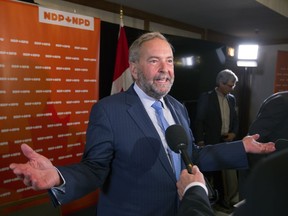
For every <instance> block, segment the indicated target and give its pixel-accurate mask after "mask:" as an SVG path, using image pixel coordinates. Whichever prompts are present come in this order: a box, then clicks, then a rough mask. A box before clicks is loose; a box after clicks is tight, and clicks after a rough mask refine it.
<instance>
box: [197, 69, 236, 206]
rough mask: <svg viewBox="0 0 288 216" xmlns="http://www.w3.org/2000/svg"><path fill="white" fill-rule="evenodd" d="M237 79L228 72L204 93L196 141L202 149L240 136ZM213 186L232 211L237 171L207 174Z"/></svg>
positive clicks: (223, 204) (200, 101) (201, 98)
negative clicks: (235, 90) (235, 93)
mask: <svg viewBox="0 0 288 216" xmlns="http://www.w3.org/2000/svg"><path fill="white" fill-rule="evenodd" d="M237 81H238V77H237V76H236V75H235V73H233V72H232V71H231V70H228V69H225V70H222V71H220V72H219V73H218V75H217V77H216V87H215V89H213V90H212V91H209V92H204V93H203V94H201V95H200V97H199V100H198V102H197V114H196V118H195V127H194V128H195V131H194V132H195V139H196V143H197V145H199V146H205V145H207V144H216V143H219V142H231V141H233V140H234V139H235V138H236V136H237V133H238V128H239V121H238V115H237V112H236V99H235V97H234V96H233V95H232V94H231V92H232V91H233V90H234V88H235V86H236V83H237ZM204 175H205V176H206V177H207V178H208V180H209V181H210V183H211V184H212V186H213V187H214V188H215V189H216V190H218V193H219V201H218V204H219V205H221V207H225V208H227V209H230V207H231V206H232V205H233V203H232V199H233V198H234V197H235V196H236V195H237V192H238V188H237V187H238V185H237V184H238V183H237V173H236V171H235V170H223V171H221V170H220V171H213V172H204Z"/></svg>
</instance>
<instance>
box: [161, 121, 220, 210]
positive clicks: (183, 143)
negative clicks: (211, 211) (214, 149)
mask: <svg viewBox="0 0 288 216" xmlns="http://www.w3.org/2000/svg"><path fill="white" fill-rule="evenodd" d="M165 138H166V141H167V144H168V146H169V147H170V149H171V150H172V151H174V152H176V153H180V154H181V157H182V159H183V161H184V163H185V165H186V169H187V170H188V173H190V174H192V167H193V163H192V162H191V160H190V157H189V156H188V153H187V143H188V137H187V134H186V131H185V130H184V128H183V127H182V126H181V125H178V124H174V125H171V126H169V127H168V128H167V129H166V131H165ZM204 179H205V183H206V187H207V190H208V198H209V201H210V204H211V205H212V204H214V203H216V201H217V200H218V198H219V196H218V191H217V190H214V189H213V187H212V185H210V183H209V181H208V180H207V179H206V177H205V176H204Z"/></svg>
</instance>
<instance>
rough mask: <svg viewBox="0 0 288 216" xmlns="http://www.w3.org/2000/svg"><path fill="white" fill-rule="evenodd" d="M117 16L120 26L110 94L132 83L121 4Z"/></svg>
mask: <svg viewBox="0 0 288 216" xmlns="http://www.w3.org/2000/svg"><path fill="white" fill-rule="evenodd" d="M119 16H120V26H119V33H118V43H117V49H116V60H115V68H114V76H113V81H112V87H111V95H112V94H115V93H118V92H122V91H126V90H127V89H128V88H129V87H130V85H131V84H132V83H133V79H132V76H131V73H130V70H129V47H128V42H127V38H126V33H125V29H124V22H123V9H122V5H121V7H120V14H119Z"/></svg>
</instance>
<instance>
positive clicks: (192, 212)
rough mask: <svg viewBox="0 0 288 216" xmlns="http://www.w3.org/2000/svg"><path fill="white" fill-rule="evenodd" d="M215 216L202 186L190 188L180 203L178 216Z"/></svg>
mask: <svg viewBox="0 0 288 216" xmlns="http://www.w3.org/2000/svg"><path fill="white" fill-rule="evenodd" d="M209 215H211V216H215V214H214V211H213V209H212V208H211V206H210V202H209V200H208V197H207V195H206V192H205V190H204V189H203V188H201V187H200V186H194V187H191V188H189V189H188V190H187V191H186V193H185V196H184V197H183V199H182V200H181V202H180V207H179V211H178V214H177V216H209Z"/></svg>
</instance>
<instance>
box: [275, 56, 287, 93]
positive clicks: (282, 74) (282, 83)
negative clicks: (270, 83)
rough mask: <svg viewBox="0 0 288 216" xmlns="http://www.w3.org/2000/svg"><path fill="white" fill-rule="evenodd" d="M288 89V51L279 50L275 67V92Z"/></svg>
mask: <svg viewBox="0 0 288 216" xmlns="http://www.w3.org/2000/svg"><path fill="white" fill-rule="evenodd" d="M287 90H288V52H287V51H278V53H277V62H276V69H275V83H274V92H279V91H287Z"/></svg>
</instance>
